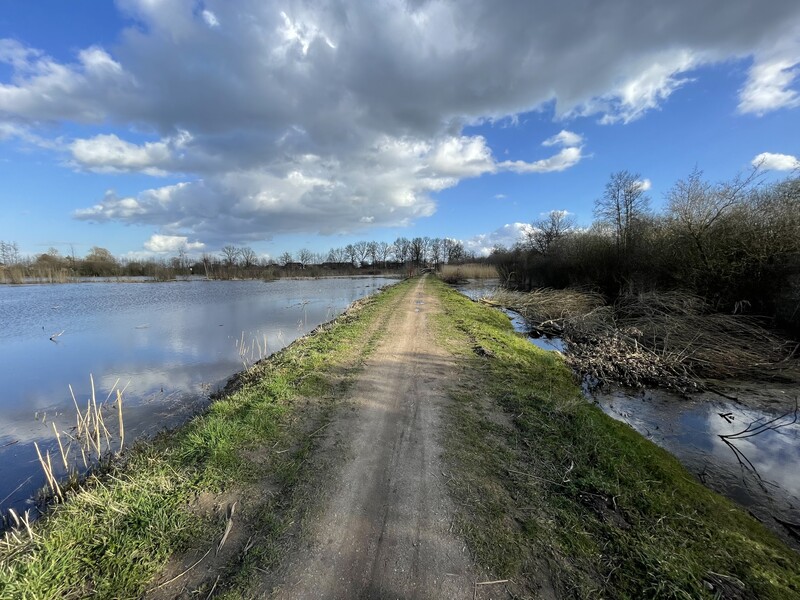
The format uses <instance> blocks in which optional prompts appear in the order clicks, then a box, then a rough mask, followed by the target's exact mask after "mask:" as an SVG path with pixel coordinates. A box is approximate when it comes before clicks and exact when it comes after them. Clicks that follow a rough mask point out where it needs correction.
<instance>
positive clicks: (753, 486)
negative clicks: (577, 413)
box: [590, 384, 800, 549]
mask: <svg viewBox="0 0 800 600" xmlns="http://www.w3.org/2000/svg"><path fill="white" fill-rule="evenodd" d="M730 392H733V393H730ZM724 393H725V394H726V395H730V396H731V397H733V398H737V400H738V401H733V400H729V399H726V398H723V397H722V396H719V395H717V394H715V393H713V392H706V393H704V394H695V395H693V396H692V397H690V398H688V399H685V398H681V397H680V396H677V395H676V394H671V393H669V392H666V391H661V390H645V391H643V392H639V393H637V392H634V391H631V390H622V389H615V390H609V391H606V392H597V393H594V394H592V395H591V396H590V398H591V399H592V400H593V401H594V402H596V403H597V405H598V406H599V407H600V408H601V409H602V410H603V412H605V413H606V414H607V415H609V416H611V417H613V418H615V419H617V420H619V421H622V422H624V423H627V424H628V425H630V426H631V427H633V428H634V429H635V430H636V431H638V432H639V433H641V434H642V435H643V436H645V437H647V438H648V439H649V440H651V441H652V442H654V443H656V444H658V445H659V446H661V447H662V448H664V449H666V450H668V451H669V452H671V453H672V454H673V455H674V456H675V457H676V458H677V459H678V460H679V461H681V463H682V464H683V465H684V466H685V467H686V468H687V469H688V470H689V472H691V473H692V474H693V475H695V476H696V477H697V478H698V479H699V480H700V481H701V482H702V483H703V484H705V485H706V486H707V487H709V488H711V489H712V490H714V491H716V492H718V493H720V494H722V495H724V496H727V497H728V498H730V499H731V500H734V501H735V502H737V503H738V504H739V505H741V506H742V507H744V508H745V509H747V510H748V511H749V512H750V513H751V514H752V515H753V516H755V517H756V518H757V519H759V520H760V521H762V522H763V523H764V524H765V525H766V526H767V527H769V528H770V529H772V530H773V531H775V532H776V533H777V534H778V535H779V536H780V537H782V538H783V539H784V541H786V542H787V543H789V544H790V545H793V546H794V547H795V548H797V549H800V543H798V542H800V540H798V539H797V538H796V537H794V538H793V537H791V536H790V535H789V530H788V529H787V528H786V527H785V526H783V525H781V524H780V522H779V521H778V520H776V518H777V519H780V520H782V521H786V522H789V523H796V524H797V523H800V469H798V465H800V423H799V422H797V421H796V420H795V418H794V410H795V402H796V401H797V398H798V395H799V393H798V390H797V388H796V387H794V388H793V387H790V386H789V387H785V388H782V387H781V386H776V385H766V384H762V385H756V384H749V385H747V386H742V387H741V388H740V389H739V390H735V391H734V390H730V389H727V388H726V390H725V392H724ZM767 398H768V399H769V400H770V404H771V406H767V405H764V401H765V399H767ZM751 403H758V404H759V405H760V406H759V407H758V408H754V407H751V406H748V404H751ZM723 436H724V437H723Z"/></svg>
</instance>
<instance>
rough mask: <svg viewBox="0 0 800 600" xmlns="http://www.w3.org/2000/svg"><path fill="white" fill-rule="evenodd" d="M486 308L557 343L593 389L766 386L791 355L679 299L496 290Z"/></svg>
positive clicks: (763, 335) (753, 324)
mask: <svg viewBox="0 0 800 600" xmlns="http://www.w3.org/2000/svg"><path fill="white" fill-rule="evenodd" d="M491 301H492V302H493V303H496V304H499V305H501V306H504V307H506V308H510V309H512V310H516V311H518V312H519V313H520V314H522V316H523V317H525V319H526V321H528V323H529V324H530V325H531V328H532V329H533V330H534V331H537V332H539V333H541V334H548V335H556V336H558V337H561V338H562V339H563V340H564V341H565V342H566V343H567V346H568V349H569V352H568V355H567V360H568V361H570V362H571V363H572V364H573V365H574V366H575V367H576V368H577V369H578V370H580V371H581V372H583V373H585V374H587V375H590V376H592V377H594V378H595V379H596V380H598V381H599V382H618V383H623V384H625V385H629V386H632V387H641V386H644V385H658V386H662V387H668V388H674V389H678V390H680V391H690V390H693V389H698V388H701V387H702V386H703V380H704V379H708V378H713V379H728V378H742V379H757V380H763V379H770V378H775V377H780V376H783V375H784V374H785V370H786V368H787V367H788V366H791V363H789V362H788V359H789V358H790V357H791V354H792V349H793V348H795V349H796V346H795V345H793V344H792V343H790V342H788V341H787V340H785V339H782V338H780V337H779V336H777V335H775V334H774V333H772V332H770V331H768V330H767V329H765V328H764V327H762V326H761V324H760V323H759V321H758V320H757V319H753V318H751V317H745V316H742V315H731V314H721V313H718V312H714V311H713V310H712V309H711V307H709V306H708V304H707V303H706V302H705V301H704V300H703V299H702V298H699V297H697V296H694V295H691V294H687V293H683V292H648V293H641V294H635V295H628V296H623V297H621V298H620V299H619V300H618V301H617V302H616V303H615V304H614V305H613V306H609V305H606V304H604V302H603V299H602V298H601V297H600V296H599V295H597V294H593V293H590V292H582V291H575V290H552V289H544V290H535V291H533V292H530V293H527V294H526V293H517V292H508V291H503V290H500V291H498V292H497V293H496V294H495V295H494V296H493V298H492V299H491Z"/></svg>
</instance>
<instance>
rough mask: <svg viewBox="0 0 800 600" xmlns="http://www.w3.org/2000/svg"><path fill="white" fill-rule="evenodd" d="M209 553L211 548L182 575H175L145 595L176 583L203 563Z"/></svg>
mask: <svg viewBox="0 0 800 600" xmlns="http://www.w3.org/2000/svg"><path fill="white" fill-rule="evenodd" d="M209 552H211V548H209V549H208V550H206V553H205V554H203V556H201V557H200V559H199V560H198V561H197V562H196V563H194V564H193V565H192V566H191V567H189V568H188V569H186V570H185V571H184V572H183V573H178V574H177V575H175V577H173V578H172V579H169V580H167V581H165V582H164V583H160V584H158V585H157V586H156V587H154V588H152V589H150V590H148V591H147V593H148V594H149V593H150V592H155V591H156V590H159V589H161V588H162V587H164V586H165V585H169V584H170V583H172V582H173V581H177V580H178V579H180V578H181V577H183V576H184V575H186V574H187V573H188V572H189V571H191V570H192V569H194V568H195V567H196V566H197V565H199V564H200V563H201V562H203V560H204V559H205V557H206V556H208V554H209Z"/></svg>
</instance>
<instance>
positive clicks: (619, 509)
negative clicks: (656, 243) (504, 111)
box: [0, 276, 800, 599]
mask: <svg viewBox="0 0 800 600" xmlns="http://www.w3.org/2000/svg"><path fill="white" fill-rule="evenodd" d="M228 391H229V393H228V394H227V395H226V396H225V397H224V398H222V399H220V400H218V401H217V402H215V403H214V404H213V405H212V407H211V408H210V409H209V410H208V411H207V412H206V413H205V414H204V415H201V416H200V417H198V418H196V419H195V420H193V421H192V422H191V423H189V424H188V425H187V426H185V427H183V428H181V429H179V430H177V431H174V432H172V433H170V434H168V435H164V436H162V437H160V438H159V439H157V440H155V441H154V442H152V443H148V444H142V445H140V446H139V447H138V448H136V449H135V450H134V451H132V452H130V453H129V455H128V456H127V458H126V460H125V461H124V463H120V464H119V465H117V466H116V467H115V468H114V469H113V470H112V471H111V472H110V473H107V474H105V475H103V476H102V477H99V478H93V479H90V480H89V481H88V482H87V484H86V486H85V487H84V489H82V490H80V491H76V492H73V493H72V494H71V496H70V498H69V500H68V501H67V502H66V503H65V504H63V505H59V506H57V507H55V509H54V510H53V511H52V513H51V515H49V516H48V517H47V518H45V519H42V520H41V521H40V522H38V523H36V524H35V526H34V528H33V531H32V534H28V533H26V532H25V531H24V530H23V531H20V532H17V533H16V536H17V538H18V540H14V539H12V538H11V537H7V538H6V539H7V543H6V544H4V547H3V548H2V549H0V597H2V598H30V599H33V598H36V599H40V598H78V597H85V596H95V597H101V598H135V597H141V596H142V595H144V596H145V597H150V598H174V597H186V598H190V597H202V598H205V597H219V598H242V597H245V598H249V597H254V598H258V597H276V598H318V597H319V598H321V597H328V598H342V597H352V598H355V597H364V598H371V597H375V598H380V597H387V598H388V597H392V598H398V597H401V598H464V597H467V598H468V597H477V598H506V597H508V598H537V597H539V598H586V597H615V598H648V597H659V598H703V597H706V598H776V599H777V598H781V599H783V598H800V568H799V567H798V564H800V556H798V555H797V554H796V553H795V552H793V551H792V550H791V549H789V548H787V547H786V546H785V545H783V544H782V543H781V542H780V541H779V540H778V539H776V538H775V537H774V536H773V535H772V534H771V533H770V532H768V531H766V530H765V529H764V528H763V527H762V526H761V524H760V523H758V522H757V521H756V520H755V519H753V518H752V517H750V516H749V515H747V514H746V513H745V512H744V511H742V510H741V509H739V508H738V507H736V506H734V505H733V504H732V503H730V502H729V501H727V500H725V499H724V498H722V497H721V496H718V495H716V494H714V493H713V492H710V491H709V490H707V489H705V488H704V487H703V486H702V485H700V484H699V483H698V482H697V481H696V480H695V478H694V477H693V476H692V475H691V474H689V473H688V472H687V471H686V470H684V469H683V468H682V467H681V466H680V465H679V464H678V462H677V461H676V460H675V459H674V458H672V457H671V456H670V455H669V454H668V453H666V452H665V451H663V450H661V449H659V448H658V447H656V446H655V445H653V444H652V443H650V442H649V441H647V440H646V439H644V438H643V437H641V436H640V435H638V434H637V433H636V432H634V431H633V430H632V429H630V428H629V427H627V426H626V425H623V424H620V423H618V422H615V421H613V420H612V419H610V418H609V417H607V416H605V415H604V414H603V413H602V412H601V411H600V410H599V409H597V408H596V407H593V406H591V405H589V404H588V403H586V402H585V401H584V400H583V399H582V397H581V395H580V391H579V389H578V388H577V386H576V384H575V382H574V380H573V377H572V375H571V373H570V372H569V370H568V369H567V367H566V366H565V365H564V363H563V361H562V359H561V358H560V357H559V356H558V355H557V354H555V353H552V352H546V351H542V350H540V349H538V348H536V347H534V346H533V345H531V344H529V343H528V342H527V341H526V340H525V338H524V337H522V336H520V335H518V334H516V333H514V331H513V329H512V327H511V325H510V323H509V321H508V318H507V317H505V316H504V315H503V314H502V313H500V312H498V311H496V310H494V309H492V308H489V307H485V306H481V305H478V304H476V303H473V302H471V301H470V300H468V299H466V298H464V297H463V296H461V295H459V294H458V293H456V292H454V291H453V290H451V289H450V288H448V287H447V286H445V285H444V284H442V283H441V282H439V281H438V280H436V279H434V278H433V277H430V276H428V277H425V278H416V279H411V280H407V281H405V282H403V283H401V284H398V285H396V286H393V287H392V288H389V289H388V290H386V291H384V292H382V293H380V294H378V295H377V296H374V297H372V298H369V299H367V300H364V301H362V302H360V303H359V304H358V305H357V306H355V307H354V308H352V309H351V310H350V311H348V312H347V313H346V314H345V315H344V316H342V317H340V318H338V319H336V320H335V321H334V322H332V323H331V324H329V325H326V326H323V327H321V328H319V329H318V330H317V331H315V332H314V333H313V334H311V335H309V336H307V337H305V338H304V339H302V340H300V341H298V342H296V343H295V344H293V345H292V346H290V347H289V348H287V349H286V350H284V351H283V352H281V353H279V354H277V355H275V356H273V357H272V358H270V359H268V360H266V361H264V362H262V363H260V364H259V365H257V366H256V367H255V368H253V369H252V370H250V371H248V372H247V373H244V374H242V376H240V377H239V378H238V379H237V381H236V382H235V383H234V384H232V385H231V387H230V389H229V390H228Z"/></svg>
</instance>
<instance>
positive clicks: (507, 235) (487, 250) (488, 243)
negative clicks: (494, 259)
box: [463, 223, 532, 256]
mask: <svg viewBox="0 0 800 600" xmlns="http://www.w3.org/2000/svg"><path fill="white" fill-rule="evenodd" d="M531 229H532V227H531V226H530V225H528V224H527V223H510V224H506V225H503V226H502V227H499V228H497V229H495V230H494V231H492V232H490V233H481V234H478V235H476V236H473V237H471V238H469V239H467V240H464V241H463V244H464V249H465V250H467V251H469V252H474V253H475V254H477V255H479V256H489V254H491V252H492V250H493V249H494V248H496V247H498V246H503V247H505V248H511V247H513V246H514V244H516V243H517V242H519V241H521V240H522V239H523V238H524V236H525V234H526V233H527V232H529V231H531Z"/></svg>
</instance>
